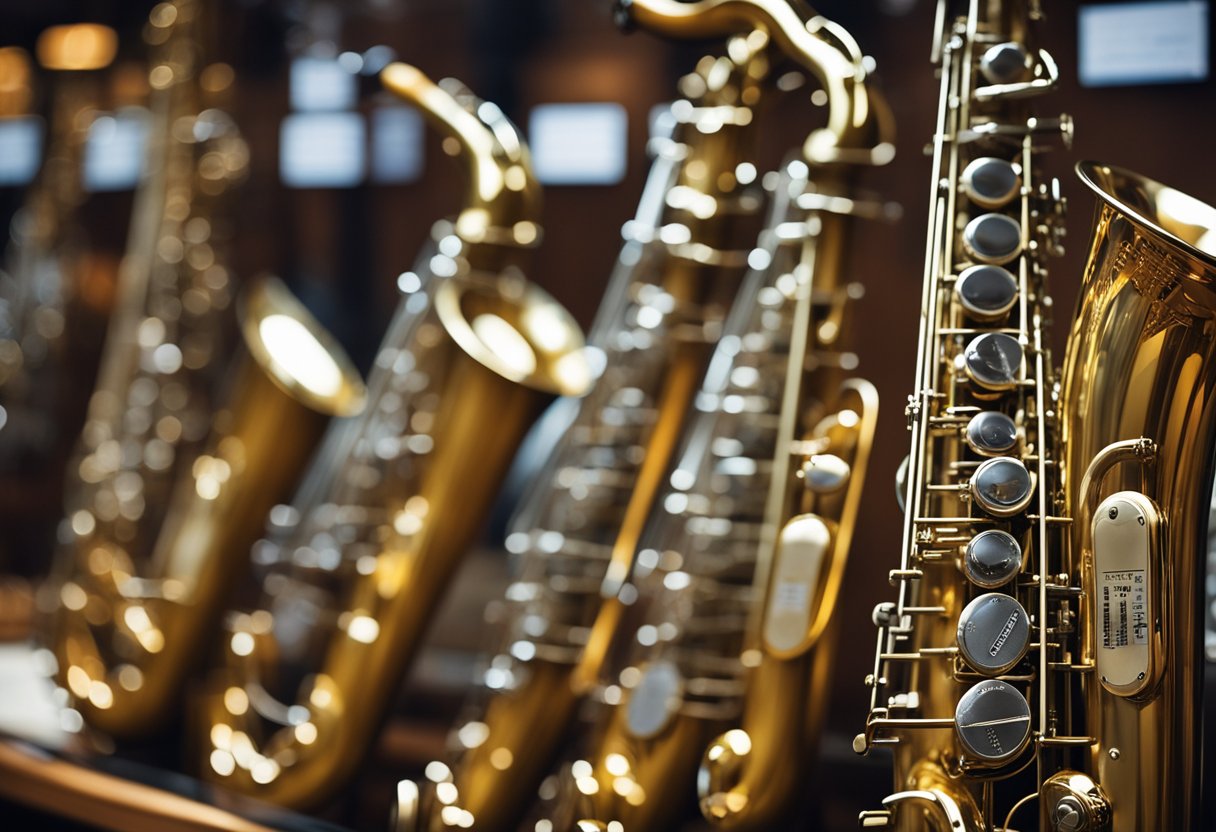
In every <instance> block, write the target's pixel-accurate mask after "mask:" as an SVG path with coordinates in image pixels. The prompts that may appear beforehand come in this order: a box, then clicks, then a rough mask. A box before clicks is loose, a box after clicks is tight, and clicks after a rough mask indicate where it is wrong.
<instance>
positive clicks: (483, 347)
mask: <svg viewBox="0 0 1216 832" xmlns="http://www.w3.org/2000/svg"><path fill="white" fill-rule="evenodd" d="M435 309H436V311H437V312H438V314H439V318H440V320H441V321H442V322H443V326H444V329H445V330H447V332H448V334H449V335H451V336H452V339H453V340H454V341H455V342H456V343H457V344H459V345H460V348H461V349H462V350H464V352H465V353H467V354H468V355H469V356H470V357H472V358H473V359H474V360H475V361H477V362H478V363H479V364H481V365H482V366H484V367H487V368H488V369H490V370H491V371H492V372H494V373H496V374H498V375H500V376H502V377H503V378H506V379H509V380H510V381H513V382H516V383H518V384H522V385H524V386H525V387H529V388H532V389H533V390H539V391H541V392H544V393H550V394H554V395H559V396H582V395H585V394H586V393H587V391H588V390H589V389H590V387H591V383H592V381H593V380H594V373H593V370H592V366H591V362H590V361H589V358H588V356H587V350H586V341H585V339H584V337H583V331H582V328H581V327H579V325H578V322H577V321H575V320H574V316H572V315H571V314H570V313H569V312H568V311H567V310H566V308H565V307H564V306H562V305H561V304H560V303H558V302H557V300H556V299H554V298H553V296H551V295H550V294H549V293H548V292H546V291H544V290H543V289H541V288H540V287H539V286H536V285H535V284H532V283H526V284H524V285H523V286H514V287H511V291H502V288H501V287H494V286H492V285H489V284H483V283H480V282H477V281H472V280H462V279H460V278H447V279H445V280H444V281H443V282H442V283H441V284H440V285H439V287H438V289H437V290H436V292H435ZM490 319H492V321H491V320H490ZM491 322H492V323H493V324H494V326H493V327H492V328H491V327H487V326H485V325H484V324H486V323H491Z"/></svg>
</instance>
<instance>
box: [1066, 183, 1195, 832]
mask: <svg viewBox="0 0 1216 832" xmlns="http://www.w3.org/2000/svg"><path fill="white" fill-rule="evenodd" d="M1078 171H1079V173H1080V174H1081V177H1082V180H1083V181H1084V182H1085V184H1086V185H1087V186H1088V187H1089V188H1090V189H1091V190H1092V191H1093V192H1094V193H1095V194H1096V195H1097V197H1098V200H1099V201H1098V206H1097V210H1096V215H1095V219H1094V232H1093V241H1092V245H1091V248H1090V253H1089V259H1088V262H1087V264H1086V267H1085V273H1084V277H1083V283H1082V287H1081V288H1082V291H1081V295H1080V302H1079V305H1078V309H1077V315H1076V319H1075V321H1074V323H1073V328H1072V332H1071V333H1070V337H1069V344H1068V352H1067V354H1066V356H1065V363H1064V371H1063V382H1064V388H1063V395H1062V398H1061V406H1062V409H1063V411H1064V412H1065V413H1067V414H1069V418H1068V419H1067V420H1066V421H1065V422H1064V423H1063V426H1062V427H1063V430H1062V438H1063V444H1064V447H1065V449H1066V450H1065V455H1064V462H1065V470H1066V472H1067V477H1066V480H1067V492H1066V493H1067V495H1068V499H1069V507H1070V509H1071V513H1072V517H1073V525H1072V543H1073V548H1072V551H1073V553H1074V555H1075V559H1074V561H1073V562H1072V563H1070V564H1068V570H1069V573H1070V575H1071V576H1072V578H1073V580H1074V581H1079V582H1080V586H1081V587H1082V589H1083V590H1084V592H1085V598H1086V601H1085V602H1083V603H1084V604H1085V606H1083V607H1082V609H1081V616H1082V621H1083V624H1084V623H1089V622H1093V626H1090V627H1087V628H1086V630H1085V631H1084V636H1085V638H1084V639H1083V648H1082V655H1081V659H1082V660H1083V661H1084V662H1086V663H1092V662H1094V660H1095V654H1096V653H1097V652H1098V651H1100V650H1102V649H1103V648H1102V646H1101V638H1100V635H1099V634H1098V631H1097V630H1096V629H1095V627H1096V626H1097V621H1098V619H1100V617H1101V613H1100V612H1099V610H1098V603H1099V602H1098V601H1097V600H1094V599H1098V598H1100V596H1101V590H1100V587H1099V582H1098V581H1097V579H1096V576H1095V574H1094V560H1093V558H1094V555H1093V543H1092V540H1091V538H1090V523H1091V519H1092V511H1093V509H1094V507H1095V506H1096V505H1097V504H1098V502H1099V501H1100V499H1101V498H1102V497H1105V496H1107V495H1110V494H1113V493H1115V492H1117V491H1121V490H1125V489H1126V490H1132V491H1137V492H1141V493H1143V494H1145V495H1146V496H1147V497H1149V498H1150V499H1151V500H1152V501H1153V502H1154V503H1155V504H1156V506H1157V508H1158V509H1159V511H1160V512H1161V514H1162V515H1163V517H1164V523H1163V525H1162V530H1161V532H1160V534H1161V538H1160V559H1159V562H1158V563H1155V564H1152V566H1151V568H1152V569H1153V571H1154V578H1155V580H1156V584H1157V586H1159V587H1160V589H1159V590H1157V591H1158V592H1159V593H1160V594H1159V595H1156V596H1155V597H1156V598H1157V599H1159V600H1158V601H1157V603H1156V607H1157V609H1159V610H1160V614H1159V616H1157V618H1156V620H1154V621H1151V622H1150V632H1151V634H1152V635H1151V637H1152V638H1157V639H1160V641H1161V643H1162V645H1163V656H1162V658H1163V669H1161V670H1160V676H1159V678H1156V679H1153V680H1151V683H1150V685H1149V686H1148V688H1147V689H1146V690H1144V691H1143V693H1141V694H1139V695H1134V696H1122V695H1118V694H1115V693H1112V692H1111V691H1109V690H1106V689H1105V688H1104V686H1103V685H1102V684H1101V682H1100V680H1099V679H1098V678H1096V677H1097V675H1098V674H1097V673H1090V674H1087V675H1086V676H1085V677H1084V686H1083V691H1084V696H1083V698H1082V699H1081V700H1079V701H1078V702H1077V703H1076V707H1077V708H1078V709H1083V713H1084V724H1085V726H1086V730H1087V731H1088V733H1089V734H1090V735H1091V736H1093V737H1094V738H1095V739H1096V742H1095V743H1094V745H1093V746H1092V747H1091V748H1090V749H1088V753H1087V754H1085V755H1083V757H1082V758H1081V759H1080V760H1078V761H1077V763H1075V765H1076V766H1077V767H1078V768H1080V769H1081V770H1082V771H1085V772H1087V773H1088V774H1089V775H1090V776H1091V777H1092V778H1093V779H1094V780H1095V781H1096V782H1097V784H1098V785H1099V786H1101V788H1102V789H1103V790H1104V791H1105V793H1106V795H1107V796H1108V797H1109V802H1110V809H1111V823H1110V829H1112V830H1115V831H1116V832H1126V831H1127V830H1134V829H1195V828H1198V824H1199V817H1200V815H1199V809H1200V798H1201V795H1202V791H1203V787H1202V781H1201V778H1200V766H1199V763H1200V747H1201V744H1200V737H1201V736H1202V726H1201V709H1200V705H1201V698H1202V691H1203V686H1202V683H1203V678H1202V677H1203V662H1202V657H1201V653H1202V633H1203V605H1202V602H1201V598H1202V582H1203V579H1204V575H1205V569H1206V566H1205V563H1206V561H1205V556H1204V552H1205V547H1206V543H1205V540H1206V531H1205V529H1206V524H1207V516H1208V514H1207V511H1206V506H1207V505H1208V502H1209V498H1208V489H1209V488H1210V483H1209V481H1210V480H1211V478H1212V477H1211V460H1212V456H1213V443H1214V441H1216V422H1214V419H1216V408H1214V407H1213V395H1214V394H1216V366H1214V362H1213V354H1212V353H1213V346H1214V343H1213V342H1214V339H1216V245H1214V243H1213V240H1214V231H1213V229H1216V210H1213V209H1212V208H1210V207H1208V206H1207V205H1203V204H1202V203H1199V202H1198V201H1196V200H1194V199H1192V198H1191V197H1188V196H1186V195H1185V194H1182V193H1181V192H1179V191H1175V190H1172V189H1169V188H1165V187H1164V186H1161V185H1160V184H1158V183H1156V182H1153V181H1151V180H1148V179H1145V178H1143V177H1141V176H1138V175H1136V174H1134V173H1131V172H1129V171H1125V170H1122V169H1120V168H1115V167H1109V166H1105V165H1100V164H1095V163H1092V162H1084V163H1082V164H1080V165H1078ZM1140 438H1144V439H1147V440H1150V441H1151V442H1152V443H1153V445H1154V446H1155V453H1153V455H1152V457H1151V459H1147V460H1140V459H1131V460H1130V461H1128V462H1124V463H1123V464H1121V465H1117V466H1114V467H1112V468H1110V469H1109V470H1108V471H1106V473H1105V476H1102V477H1100V478H1097V479H1096V481H1094V482H1093V483H1092V489H1091V490H1090V492H1089V493H1085V492H1084V491H1083V490H1082V482H1081V474H1082V473H1083V472H1085V471H1086V470H1087V469H1088V467H1089V465H1090V462H1091V460H1093V459H1094V458H1095V457H1096V456H1097V455H1098V454H1099V453H1100V452H1101V451H1102V450H1103V449H1104V448H1105V447H1106V446H1108V445H1110V444H1111V443H1114V442H1121V441H1126V440H1136V439H1140ZM1150 672H1151V671H1150ZM1044 808H1045V813H1046V812H1050V810H1051V808H1052V807H1050V806H1047V807H1044Z"/></svg>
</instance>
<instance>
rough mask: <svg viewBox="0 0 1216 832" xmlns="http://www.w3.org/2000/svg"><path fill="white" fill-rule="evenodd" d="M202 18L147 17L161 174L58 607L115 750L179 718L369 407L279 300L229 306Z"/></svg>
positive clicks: (75, 500) (118, 321)
mask: <svg viewBox="0 0 1216 832" xmlns="http://www.w3.org/2000/svg"><path fill="white" fill-rule="evenodd" d="M167 10H171V11H172V14H169V13H168V11H167ZM199 14H201V10H200V7H199V6H197V5H195V4H194V3H193V2H189V0H183V2H181V3H178V4H176V5H169V4H162V5H161V6H157V7H156V8H155V9H154V10H153V12H152V17H151V20H152V24H151V25H152V26H153V27H156V26H157V21H158V20H159V21H165V22H164V26H163V27H162V28H165V29H167V30H170V31H166V32H164V33H163V35H164V37H163V38H162V41H161V46H160V47H159V48H158V49H157V50H156V57H155V59H154V60H153V62H152V69H151V72H150V77H152V78H154V79H156V78H159V79H160V83H156V82H154V83H153V87H154V88H155V90H156V92H155V94H154V96H153V100H152V102H151V103H152V111H153V114H154V119H155V121H154V124H153V131H152V147H151V150H150V153H149V157H150V170H149V173H148V175H147V176H145V178H144V180H143V181H142V182H141V185H140V188H139V191H138V193H137V196H136V205H135V212H134V215H133V218H132V227H131V232H130V237H129V245H128V250H127V254H126V258H125V260H124V262H123V271H122V276H121V278H120V283H119V287H118V295H119V297H118V302H117V304H118V305H117V307H116V308H115V310H114V314H113V317H112V321H111V325H110V329H109V332H108V334H107V338H106V343H105V347H104V350H103V353H102V359H101V370H100V373H99V378H98V384H97V387H96V389H95V390H94V392H93V396H92V399H91V401H90V405H89V413H88V419H87V421H86V423H85V427H84V432H83V434H82V436H81V440H80V445H79V448H78V452H77V456H76V459H75V460H74V461H73V464H72V467H71V469H70V473H71V477H72V481H71V483H70V494H69V497H68V500H67V511H68V513H67V518H66V521H65V524H64V525H65V527H66V528H67V530H68V534H69V539H67V540H66V541H65V542H64V544H63V546H62V550H61V553H60V554H61V556H60V558H59V559H58V563H57V565H56V577H57V579H58V580H56V581H55V582H53V584H52V588H51V590H49V592H48V596H49V597H48V599H47V600H48V602H49V603H50V605H51V606H52V607H53V609H54V615H53V620H52V621H51V623H50V632H49V633H48V639H49V641H50V646H51V647H52V649H53V651H54V653H55V656H56V659H57V661H58V670H57V675H56V679H57V681H58V683H59V684H60V685H62V686H63V687H64V688H66V689H67V691H68V693H69V694H70V696H71V703H72V706H73V707H75V708H77V709H78V710H79V711H80V712H81V713H82V714H83V716H84V717H85V719H86V720H87V721H88V722H89V723H90V724H91V725H92V726H93V727H95V728H98V729H100V730H102V731H104V732H107V733H110V734H112V735H115V736H120V737H133V736H139V735H147V734H149V733H152V732H155V731H156V730H158V729H159V728H160V727H161V726H162V725H163V724H164V723H165V721H166V720H167V719H168V718H169V717H170V716H171V715H173V714H174V712H175V711H176V710H177V709H178V708H179V707H180V702H181V696H182V692H183V685H184V682H185V679H186V676H187V674H188V672H189V671H190V670H191V669H192V668H193V667H194V666H195V664H196V663H197V661H198V658H199V656H200V653H201V652H202V650H203V649H204V647H205V646H206V644H207V643H208V641H207V639H208V638H209V637H210V636H211V635H212V633H213V631H214V629H215V628H216V625H217V624H218V615H219V613H220V612H221V611H222V609H223V603H224V600H225V597H226V595H227V593H228V592H229V590H230V588H231V585H232V579H233V577H234V574H235V573H236V571H237V570H238V568H239V567H240V565H241V563H242V557H241V555H242V552H243V550H244V549H245V548H246V547H247V546H248V545H249V543H250V542H251V541H252V540H253V539H254V538H255V537H256V534H257V531H258V529H259V528H260V526H261V523H262V518H263V516H264V514H265V512H266V511H267V510H268V509H269V508H270V506H271V505H272V504H273V501H274V500H275V499H276V496H277V495H283V494H285V493H286V489H287V488H289V487H290V486H291V484H292V483H293V481H294V479H295V477H296V475H297V473H298V471H299V469H300V467H301V464H302V462H303V460H304V459H305V458H306V456H307V453H308V448H309V446H310V444H311V443H312V442H313V441H314V440H315V438H316V436H317V435H319V432H320V429H321V427H322V426H323V424H324V422H325V420H326V418H327V417H328V416H329V415H332V414H349V413H351V412H354V411H355V410H357V409H358V408H359V407H360V406H361V404H362V400H363V387H362V382H361V381H360V380H359V379H358V376H357V374H356V373H355V372H354V370H353V368H352V367H350V365H349V362H348V361H347V360H346V358H345V356H344V355H343V354H342V353H341V351H340V350H339V349H338V348H337V346H336V344H334V343H333V342H332V341H331V340H330V339H329V336H328V335H327V334H326V333H325V332H324V331H323V330H321V328H320V327H319V325H317V324H316V322H315V321H313V320H312V318H311V316H309V314H308V313H307V312H306V311H305V310H304V308H303V307H302V306H301V305H300V304H299V303H298V302H297V301H296V300H295V299H294V298H293V297H291V295H290V294H289V293H288V292H287V291H286V289H284V288H283V287H282V285H281V284H279V283H278V282H277V281H262V282H259V283H256V284H254V285H251V286H250V287H248V288H247V290H246V291H245V293H244V294H243V295H242V297H241V298H240V300H239V302H237V301H234V300H233V294H232V285H233V282H234V281H233V279H232V277H231V275H230V274H229V272H228V269H227V267H226V266H225V265H224V262H223V259H222V255H223V245H224V239H223V237H224V234H223V224H224V222H225V217H224V214H223V212H222V204H223V203H222V199H223V197H224V196H225V195H226V194H227V192H228V191H229V189H230V186H232V185H234V184H235V183H236V182H237V181H238V180H239V179H240V178H241V177H242V176H243V174H244V171H245V167H246V163H247V158H246V149H245V145H244V143H243V142H242V141H241V139H240V138H239V136H237V135H236V133H235V129H234V127H233V126H232V124H231V122H230V121H229V120H228V119H227V117H226V116H224V115H223V114H222V113H219V112H218V111H216V110H214V109H202V106H201V103H200V101H199V97H198V94H197V87H196V72H197V69H198V64H197V57H198V51H199V45H198V43H197V41H196V37H197V28H198V26H199V21H198V19H197V16H198V15H199ZM234 304H236V305H237V306H238V307H239V308H238V309H237V310H236V311H237V312H238V314H237V315H236V318H237V319H238V321H239V326H240V327H241V329H242V331H241V333H240V338H239V340H240V342H241V344H242V345H243V348H238V350H236V352H237V353H238V355H237V356H236V357H234V356H233V355H231V353H232V352H233V350H231V349H230V348H229V347H228V346H227V345H229V344H231V343H232V340H233V339H232V337H231V335H232V333H230V332H229V329H230V327H231V322H230V320H229V319H230V316H232V313H233V311H234V310H233V306H234ZM229 360H232V365H231V366H230V367H227V368H226V367H225V364H226V362H227V361H229ZM225 369H228V372H229V374H228V375H227V376H226V377H224V378H223V383H224V384H225V385H226V391H225V394H220V393H219V384H220V382H221V378H220V373H221V372H222V371H223V370H225Z"/></svg>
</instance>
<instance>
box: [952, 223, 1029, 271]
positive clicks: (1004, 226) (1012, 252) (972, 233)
mask: <svg viewBox="0 0 1216 832" xmlns="http://www.w3.org/2000/svg"><path fill="white" fill-rule="evenodd" d="M963 249H964V250H965V251H966V252H967V254H968V255H969V256H971V257H972V258H974V259H975V260H978V261H979V262H981V263H987V264H989V265H993V266H1003V265H1004V264H1006V263H1008V262H1009V261H1011V260H1013V259H1014V258H1015V257H1017V256H1018V255H1019V254H1021V252H1022V226H1021V225H1019V224H1018V222H1017V220H1015V219H1013V218H1012V217H1007V216H1005V215H1004V214H981V215H980V216H978V217H976V218H975V219H973V220H971V221H970V222H969V223H967V226H966V227H965V228H964V229H963Z"/></svg>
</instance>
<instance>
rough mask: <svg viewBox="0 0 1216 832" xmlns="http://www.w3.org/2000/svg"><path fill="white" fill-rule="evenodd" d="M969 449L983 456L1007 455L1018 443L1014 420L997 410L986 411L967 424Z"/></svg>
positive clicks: (1016, 427)
mask: <svg viewBox="0 0 1216 832" xmlns="http://www.w3.org/2000/svg"><path fill="white" fill-rule="evenodd" d="M966 440H967V445H968V447H970V448H971V450H973V451H975V452H976V453H977V454H981V455H983V456H996V455H998V454H1007V453H1009V452H1010V451H1012V450H1013V447H1014V446H1015V445H1017V443H1018V426H1017V424H1015V423H1014V421H1013V419H1011V418H1009V417H1008V416H1006V415H1005V414H1004V413H999V412H997V411H995V410H985V411H983V412H982V413H977V414H975V415H974V416H972V417H971V421H970V422H968V423H967V433H966Z"/></svg>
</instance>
